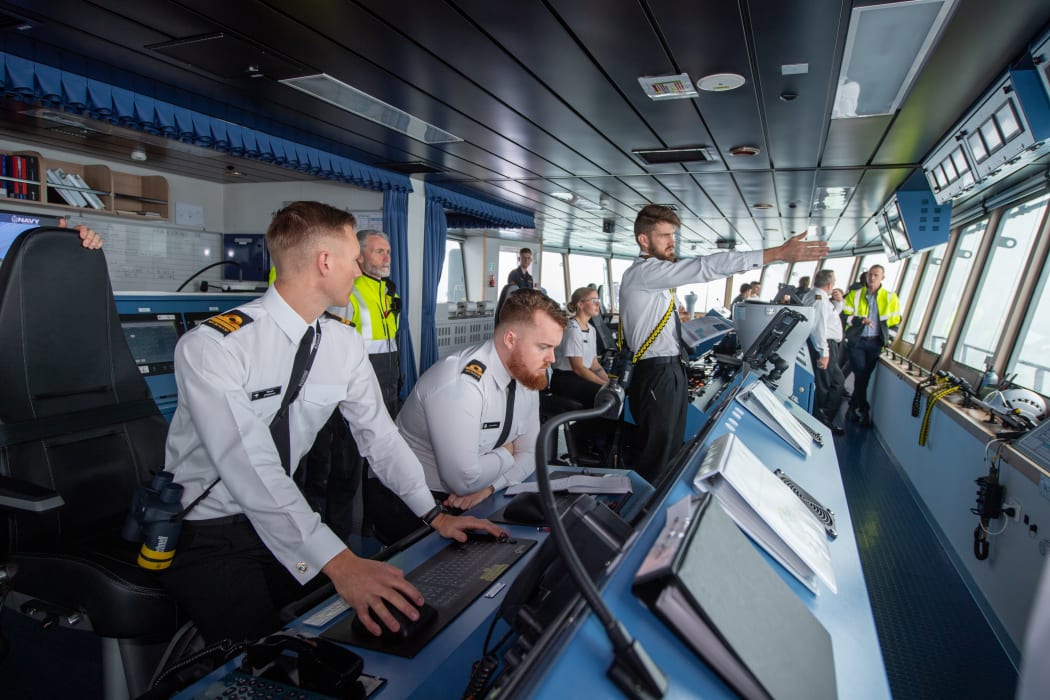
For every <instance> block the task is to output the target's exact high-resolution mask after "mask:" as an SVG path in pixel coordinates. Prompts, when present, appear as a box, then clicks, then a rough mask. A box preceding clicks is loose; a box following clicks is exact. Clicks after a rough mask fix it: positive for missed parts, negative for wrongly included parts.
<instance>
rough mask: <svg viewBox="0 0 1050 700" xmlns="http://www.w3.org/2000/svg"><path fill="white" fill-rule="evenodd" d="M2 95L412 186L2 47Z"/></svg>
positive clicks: (353, 178) (375, 186)
mask: <svg viewBox="0 0 1050 700" xmlns="http://www.w3.org/2000/svg"><path fill="white" fill-rule="evenodd" d="M147 87H148V85H147ZM153 87H156V86H153ZM0 95H8V96H10V97H12V98H14V99H17V100H21V101H23V102H29V103H33V102H37V101H40V102H42V103H43V104H44V105H46V106H48V107H50V108H52V109H55V110H61V111H64V112H67V113H70V114H78V115H83V116H85V117H87V118H90V119H95V120H101V121H108V122H110V123H112V124H116V125H119V126H123V127H126V128H129V129H136V130H138V131H145V132H147V133H150V134H158V135H162V136H166V137H168V138H171V139H175V140H178V141H183V142H185V143H192V144H194V145H197V146H201V147H204V148H212V149H215V150H218V151H223V152H225V153H230V154H231V155H235V156H240V157H243V158H251V159H254V160H261V161H263V162H266V163H274V164H276V165H280V166H282V167H285V168H290V169H292V170H298V171H300V172H304V173H310V174H311V175H315V176H317V177H321V178H325V179H328V180H336V181H338V182H346V183H349V184H352V185H356V186H357V187H363V188H365V189H370V190H383V191H388V190H397V191H400V192H411V191H412V183H411V180H409V178H408V177H407V176H405V175H402V174H400V173H393V172H389V171H386V170H381V169H379V168H374V167H372V166H370V165H365V164H363V163H358V162H356V161H353V160H350V159H349V158H344V157H342V156H338V155H334V154H331V153H326V152H324V151H321V150H318V149H316V148H312V147H310V146H304V145H302V144H299V143H294V142H292V141H290V140H288V139H283V138H280V137H278V136H274V135H271V134H265V133H263V132H261V131H256V130H254V129H249V128H247V127H243V126H238V125H234V124H232V123H231V122H230V121H229V120H225V119H218V118H215V117H212V116H210V115H207V114H203V113H201V112H197V111H194V110H192V109H187V108H185V107H180V106H178V105H175V104H172V103H170V102H165V101H161V100H159V99H155V98H154V97H152V96H150V95H146V94H141V93H139V92H137V91H136V92H132V91H131V90H128V89H125V88H121V87H118V86H116V85H110V84H108V83H106V82H104V81H100V80H94V79H91V78H88V77H85V76H83V75H80V74H79V73H74V72H70V71H65V70H59V69H57V68H53V67H51V66H47V65H44V64H42V63H37V62H35V61H31V60H28V59H25V58H21V57H19V56H15V55H12V54H9V53H5V52H2V51H0Z"/></svg>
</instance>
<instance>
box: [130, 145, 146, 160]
mask: <svg viewBox="0 0 1050 700" xmlns="http://www.w3.org/2000/svg"><path fill="white" fill-rule="evenodd" d="M131 159H132V160H134V161H137V162H139V163H142V162H144V161H145V160H146V149H144V148H143V147H142V146H135V147H134V148H132V149H131Z"/></svg>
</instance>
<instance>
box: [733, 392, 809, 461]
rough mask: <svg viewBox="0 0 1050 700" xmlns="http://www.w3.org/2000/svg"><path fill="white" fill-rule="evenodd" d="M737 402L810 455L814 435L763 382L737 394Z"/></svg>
mask: <svg viewBox="0 0 1050 700" xmlns="http://www.w3.org/2000/svg"><path fill="white" fill-rule="evenodd" d="M737 402H738V403H739V404H740V405H741V406H743V407H744V408H746V409H747V410H748V411H750V412H751V413H753V414H755V417H756V418H758V419H759V420H760V421H762V422H763V423H765V424H766V426H768V427H769V429H770V430H772V431H773V432H775V433H776V434H777V435H779V436H780V437H781V438H782V439H783V440H784V442H786V443H787V444H789V445H791V446H792V447H793V448H795V449H796V450H797V451H798V452H799V453H800V454H803V455H805V456H807V457H808V456H809V453H810V452H811V451H812V446H813V435H811V434H810V432H809V431H808V430H806V428H805V427H804V426H803V425H802V424H801V423H799V422H798V419H797V418H795V416H794V415H792V413H791V411H790V410H788V407H787V406H785V405H784V402H783V400H782V399H780V398H779V397H777V395H776V394H774V393H773V390H772V389H770V388H769V387H768V386H766V385H765V384H763V383H762V382H755V383H754V384H753V385H752V386H751V388H750V389H748V390H747V391H745V392H741V393H740V395H738V396H737Z"/></svg>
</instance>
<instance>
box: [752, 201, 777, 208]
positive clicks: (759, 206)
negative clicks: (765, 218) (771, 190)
mask: <svg viewBox="0 0 1050 700" xmlns="http://www.w3.org/2000/svg"><path fill="white" fill-rule="evenodd" d="M751 208H752V209H772V208H773V205H772V204H770V203H769V202H759V203H758V204H752V205H751Z"/></svg>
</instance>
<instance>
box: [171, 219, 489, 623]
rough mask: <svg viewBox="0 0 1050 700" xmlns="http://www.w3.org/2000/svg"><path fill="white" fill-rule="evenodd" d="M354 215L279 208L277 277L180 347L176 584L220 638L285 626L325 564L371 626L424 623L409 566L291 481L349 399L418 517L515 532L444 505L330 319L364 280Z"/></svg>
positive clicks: (269, 240)
mask: <svg viewBox="0 0 1050 700" xmlns="http://www.w3.org/2000/svg"><path fill="white" fill-rule="evenodd" d="M355 224H356V221H355V219H354V216H353V215H352V214H350V213H348V212H344V211H340V210H338V209H335V208H334V207H330V206H328V205H326V204H321V203H319V202H293V203H291V204H289V205H288V206H286V207H285V208H284V209H282V210H280V211H279V212H277V214H275V216H274V219H273V221H272V222H271V224H270V227H269V229H268V230H267V232H266V244H267V247H268V248H269V250H270V255H271V256H272V257H273V258H274V260H275V262H276V267H277V270H278V271H279V272H278V274H277V278H276V281H275V283H274V284H273V285H272V286H271V287H270V288H269V289H268V290H267V291H266V293H265V294H264V295H263V296H262V297H260V298H259V299H257V300H254V301H252V302H249V303H247V304H245V305H243V306H241V307H239V308H237V309H234V310H232V311H229V312H226V313H224V314H220V315H218V316H216V317H213V318H212V319H210V320H209V321H207V322H205V323H204V324H202V325H200V326H198V327H197V328H195V329H193V330H191V331H189V332H188V333H186V334H185V335H184V336H183V337H182V338H181V339H180V340H179V343H178V346H177V347H176V351H175V378H176V382H177V384H178V390H179V398H178V407H177V409H176V411H175V415H174V417H173V418H172V423H171V428H170V431H169V433H168V442H167V450H166V468H167V469H168V470H170V471H172V472H174V475H175V482H176V483H179V484H181V485H182V486H183V487H184V489H185V490H184V493H183V501H182V503H183V506H184V509H186V510H187V511H188V513H187V514H186V520H185V522H184V526H183V532H182V537H181V541H180V542H179V546H178V549H177V552H176V554H175V557H174V562H173V564H172V565H171V568H170V569H168V571H167V572H166V573H165V577H164V581H165V585H166V587H167V589H168V590H169V591H170V592H171V594H172V596H173V597H174V598H175V599H176V600H177V601H178V602H179V604H180V605H181V606H182V607H183V609H184V610H185V611H186V612H187V613H188V614H189V616H190V618H191V619H193V621H194V622H195V623H196V624H197V626H198V628H199V630H200V631H201V633H202V635H203V636H204V638H205V639H206V640H207V641H209V642H214V641H217V640H221V639H224V638H229V639H233V640H242V639H252V638H255V637H259V636H261V635H263V634H267V633H269V632H271V631H273V630H275V629H277V628H278V627H279V626H280V620H279V617H278V612H279V610H280V609H281V608H282V607H283V606H284V605H286V604H288V603H289V602H291V601H293V600H295V599H296V598H297V597H299V596H300V595H301V594H302V593H303V586H304V585H307V584H310V583H315V582H316V577H317V574H318V573H323V574H325V576H327V577H328V578H329V579H331V581H332V582H333V583H334V584H335V589H336V591H337V592H338V593H339V595H340V596H342V597H343V598H344V599H345V600H346V601H347V602H348V603H350V605H352V606H353V608H354V609H355V610H356V611H357V612H358V616H359V617H360V618H361V620H362V622H363V623H364V625H365V627H366V628H367V629H368V630H369V631H370V632H372V633H373V634H379V633H380V632H381V629H380V627H379V625H378V624H377V622H376V620H377V619H378V620H379V621H381V622H382V623H383V624H384V625H385V626H386V627H387V628H389V629H391V630H394V631H396V630H398V629H399V625H398V623H397V622H396V621H395V619H394V617H393V616H392V614H391V612H390V609H389V606H393V607H395V608H398V609H399V610H401V612H403V613H404V614H405V615H407V616H408V617H409V618H410V619H412V620H415V619H417V618H418V615H419V614H418V612H417V610H416V606H417V605H421V604H422V603H423V597H422V595H420V593H419V591H418V590H416V588H415V587H414V586H412V585H411V584H410V583H409V582H408V581H407V580H406V579H405V578H404V575H403V573H402V572H401V571H400V570H398V569H397V568H395V567H393V566H391V565H389V564H386V563H382V562H377V561H371V560H368V559H362V558H359V557H357V556H356V555H354V554H353V553H352V552H351V551H350V550H349V549H347V547H346V545H345V544H344V543H343V541H342V540H341V539H340V538H339V537H338V536H337V535H335V534H334V533H333V532H332V531H331V530H330V529H329V528H328V527H327V526H326V525H324V524H323V523H322V522H321V519H320V517H319V516H318V515H317V514H316V513H315V512H314V511H313V510H311V508H310V506H309V504H308V503H307V501H306V499H305V498H304V497H303V495H302V493H301V492H300V491H299V489H298V488H296V485H295V483H294V482H293V480H292V472H294V471H295V469H296V467H297V465H298V463H299V460H300V458H301V457H302V456H303V454H305V453H306V451H307V450H308V449H309V448H310V445H311V444H312V443H313V441H314V437H315V435H316V434H317V432H318V430H319V429H320V428H321V426H322V425H324V423H325V421H326V420H327V419H328V417H329V416H330V415H331V414H332V411H333V409H335V408H337V407H338V409H339V411H340V412H341V413H342V415H343V417H344V418H345V419H346V420H347V422H348V423H349V424H350V429H351V431H352V433H353V435H354V438H355V439H356V441H357V444H358V445H359V446H360V448H361V452H362V454H363V455H364V456H365V457H367V458H368V460H369V462H370V464H371V465H372V469H373V470H374V471H375V472H376V474H377V475H379V478H381V479H382V480H383V482H384V483H385V484H387V486H389V488H391V489H392V490H393V491H394V492H395V493H396V494H397V495H398V497H399V498H400V499H402V500H403V501H404V503H405V504H406V506H407V508H408V509H409V510H410V511H411V512H412V513H413V514H414V515H415V516H418V518H420V519H422V520H423V521H424V522H426V523H427V524H428V525H430V526H431V527H432V528H434V529H435V530H437V531H438V532H439V533H440V534H441V535H442V536H444V537H449V538H453V539H456V540H459V541H465V540H466V531H467V530H470V529H480V530H485V531H488V532H489V533H491V534H493V535H496V536H501V535H503V534H504V533H503V531H502V530H501V529H500V528H498V527H496V526H495V525H493V524H492V523H490V522H488V521H486V520H479V519H477V518H470V517H462V518H457V517H454V516H451V515H448V514H445V513H443V512H441V510H440V508H437V507H436V506H435V503H434V499H433V497H432V496H431V494H430V491H429V490H428V489H427V485H426V480H425V479H424V476H423V470H422V468H421V467H420V464H419V460H418V459H416V457H415V455H414V454H413V453H412V450H410V449H409V448H408V445H406V444H405V441H404V440H403V439H402V438H401V436H400V434H399V433H398V432H397V428H396V427H395V426H394V422H393V421H392V420H391V418H390V414H389V413H388V412H387V409H386V406H385V405H384V403H383V399H382V394H381V392H380V389H379V384H378V383H377V381H376V377H375V373H374V372H373V371H372V366H371V364H370V363H369V360H368V353H367V351H366V349H365V346H364V343H363V342H362V340H361V336H360V335H358V334H357V333H355V332H354V329H352V328H350V327H349V326H347V325H344V324H343V323H341V322H340V321H339V320H338V319H335V318H334V317H331V318H330V317H326V316H324V312H325V309H326V308H327V307H329V306H332V305H334V304H338V303H345V301H346V299H347V298H349V296H350V292H351V290H352V288H353V284H354V280H355V279H357V277H358V276H360V274H361V270H360V268H359V266H358V256H359V246H358V241H357V238H356V236H355V233H354V228H355ZM304 370H305V371H304ZM289 392H291V393H289ZM286 396H287V397H288V398H289V399H291V400H290V403H288V404H287V411H285V410H282V404H284V403H285V397H286ZM416 524H417V526H421V523H420V521H419V519H417V520H416ZM322 580H323V579H322Z"/></svg>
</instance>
